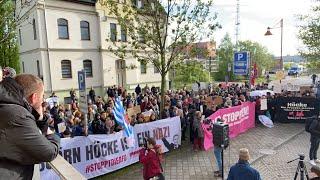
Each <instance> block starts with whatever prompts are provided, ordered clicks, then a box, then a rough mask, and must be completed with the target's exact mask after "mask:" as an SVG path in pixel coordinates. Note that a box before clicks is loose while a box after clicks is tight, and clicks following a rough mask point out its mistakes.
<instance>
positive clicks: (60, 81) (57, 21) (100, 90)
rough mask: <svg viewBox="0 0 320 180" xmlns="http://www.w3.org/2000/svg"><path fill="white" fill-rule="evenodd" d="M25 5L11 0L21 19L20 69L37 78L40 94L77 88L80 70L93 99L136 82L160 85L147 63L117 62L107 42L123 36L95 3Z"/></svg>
mask: <svg viewBox="0 0 320 180" xmlns="http://www.w3.org/2000/svg"><path fill="white" fill-rule="evenodd" d="M29 1H30V0H29ZM29 1H26V0H20V1H16V3H17V4H16V6H17V13H20V17H22V19H21V21H20V22H19V23H18V24H19V26H18V28H17V32H18V41H19V44H20V60H21V67H22V68H21V69H22V72H23V73H31V74H35V75H38V76H39V77H41V78H42V79H43V81H44V85H45V92H46V94H50V93H51V92H56V94H58V95H59V96H60V97H61V96H68V95H69V94H68V93H69V91H70V89H72V88H74V89H78V77H77V72H78V71H79V70H81V69H85V71H86V75H87V79H86V83H87V87H88V88H90V87H94V88H95V90H96V93H97V94H99V95H104V90H105V88H106V87H108V86H112V85H118V86H123V87H126V89H128V90H133V89H134V88H135V87H136V85H137V84H140V85H141V86H142V87H143V86H144V84H148V86H149V87H151V86H153V85H154V86H156V87H160V84H161V83H160V82H161V76H160V73H157V71H156V70H155V69H154V67H153V66H152V65H149V64H148V65H147V66H145V65H141V63H140V62H138V61H137V60H136V59H133V58H128V59H126V60H125V61H123V60H122V61H121V60H119V58H117V57H116V56H115V55H114V54H113V53H112V52H110V51H108V47H109V46H110V44H111V41H110V39H111V38H113V39H114V40H116V41H119V42H118V43H126V41H127V37H126V34H124V33H122V31H121V27H119V26H118V25H117V21H116V19H114V18H111V17H108V16H106V13H105V10H103V9H101V8H99V7H100V6H98V5H96V0H32V1H31V2H29ZM21 7H22V8H21ZM114 31H117V32H118V33H116V34H115V35H114V34H113V33H112V32H114ZM128 67H135V68H128Z"/></svg>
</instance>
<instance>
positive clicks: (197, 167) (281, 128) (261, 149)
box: [97, 124, 309, 180]
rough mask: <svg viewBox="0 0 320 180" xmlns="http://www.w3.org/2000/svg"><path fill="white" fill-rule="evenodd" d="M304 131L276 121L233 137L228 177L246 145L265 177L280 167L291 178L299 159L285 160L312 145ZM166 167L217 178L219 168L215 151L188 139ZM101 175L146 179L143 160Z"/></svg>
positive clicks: (176, 173) (174, 176)
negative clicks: (194, 146)
mask: <svg viewBox="0 0 320 180" xmlns="http://www.w3.org/2000/svg"><path fill="white" fill-rule="evenodd" d="M303 131H304V124H275V127H274V128H271V129H269V128H266V127H264V126H261V125H259V126H257V127H256V128H253V129H251V130H249V131H247V132H246V133H244V134H241V135H240V136H238V137H236V138H234V139H232V140H231V145H230V147H229V148H228V149H227V150H226V151H225V153H224V155H225V163H224V164H225V168H224V169H225V177H227V173H228V170H229V167H230V166H231V165H233V164H234V163H235V162H237V160H238V150H239V149H240V148H243V147H246V148H248V149H249V151H250V155H251V161H250V162H252V164H253V167H256V168H257V169H259V171H261V175H262V178H263V179H278V177H279V176H278V175H273V171H275V169H279V170H278V172H279V173H281V172H282V171H283V170H284V169H285V170H286V171H287V173H282V175H281V177H283V178H284V179H288V178H289V177H291V176H290V175H291V174H292V172H291V171H290V170H291V169H292V167H291V166H295V167H296V165H297V162H294V163H293V164H290V166H288V165H287V164H286V163H283V162H286V161H287V160H291V159H294V158H296V157H297V153H296V151H297V152H298V151H299V152H300V150H301V152H306V151H307V150H308V148H309V144H308V142H309V139H306V138H307V136H308V134H305V133H303ZM301 134H302V135H303V136H301ZM300 139H302V140H300ZM291 141H293V142H294V143H296V144H293V147H298V148H296V150H295V151H292V150H291V149H292V147H291V146H288V145H287V144H286V143H290V145H291ZM296 141H298V142H296ZM300 141H301V142H303V143H300ZM282 147H283V148H284V150H283V151H279V150H282V149H281V148H282ZM287 152H288V155H286V156H284V155H283V154H286V153H287ZM289 152H290V153H289ZM268 153H276V154H275V155H276V156H271V155H269V156H268V155H266V154H268ZM281 153H283V154H281ZM273 158H275V159H276V160H277V161H275V163H276V164H275V163H273ZM279 167H283V168H279ZM163 168H164V174H165V177H166V179H168V180H180V179H181V180H182V179H186V180H188V179H190V180H191V179H192V180H193V179H199V180H200V179H208V180H209V179H215V178H214V177H213V171H214V170H216V165H215V158H214V155H213V151H212V150H209V151H200V152H194V151H193V150H192V148H191V145H190V144H189V143H188V142H184V143H183V146H182V148H180V149H178V150H175V151H173V152H170V153H168V154H166V156H165V162H164V163H163ZM294 172H295V169H294V168H293V173H294ZM97 179H119V180H122V179H132V180H138V179H142V167H141V165H139V164H138V165H133V166H129V167H127V168H124V169H122V170H119V171H117V172H114V173H111V174H108V175H105V176H101V177H99V178H97ZM220 179H221V178H220Z"/></svg>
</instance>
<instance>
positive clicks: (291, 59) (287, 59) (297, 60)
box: [273, 55, 306, 71]
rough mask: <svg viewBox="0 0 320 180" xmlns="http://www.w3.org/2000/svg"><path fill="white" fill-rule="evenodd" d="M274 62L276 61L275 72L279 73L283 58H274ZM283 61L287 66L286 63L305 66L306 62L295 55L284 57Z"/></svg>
mask: <svg viewBox="0 0 320 180" xmlns="http://www.w3.org/2000/svg"><path fill="white" fill-rule="evenodd" d="M274 61H275V66H274V69H273V71H277V70H279V69H281V57H279V56H277V57H274ZM282 61H283V64H286V63H295V64H304V63H305V62H306V59H305V58H303V57H302V56H299V55H294V56H290V55H287V56H283V57H282Z"/></svg>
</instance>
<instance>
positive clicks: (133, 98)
mask: <svg viewBox="0 0 320 180" xmlns="http://www.w3.org/2000/svg"><path fill="white" fill-rule="evenodd" d="M106 94H107V96H106V98H105V99H103V98H102V97H100V96H96V95H95V92H94V90H93V89H91V90H90V91H89V95H88V97H89V100H88V114H87V119H88V132H86V128H85V124H84V117H83V114H82V113H81V112H80V110H79V108H78V103H77V99H76V92H75V91H74V90H71V91H70V98H71V103H70V104H58V103H56V102H55V103H54V104H53V105H51V106H50V105H49V103H43V107H44V109H45V114H46V116H47V117H48V119H49V124H50V126H51V127H52V129H54V130H55V131H56V132H58V133H59V134H60V136H61V137H69V136H82V135H86V133H87V134H112V133H114V132H118V131H120V130H122V127H121V126H120V125H118V124H117V122H116V121H115V118H114V114H113V108H114V102H115V98H116V97H118V96H120V97H121V99H122V101H123V105H124V108H125V109H130V108H133V107H136V106H138V107H140V111H139V112H138V113H136V114H133V115H130V116H127V118H128V120H129V121H130V124H131V125H133V126H134V125H135V124H141V123H147V122H152V121H156V120H159V119H160V117H161V119H165V118H169V117H175V116H180V119H181V127H182V139H183V140H185V138H186V132H187V129H190V130H189V132H190V136H189V137H190V140H191V141H192V142H195V143H196V144H197V145H198V147H197V146H196V145H195V146H194V148H195V149H200V148H201V147H202V145H201V139H202V138H203V132H202V128H201V126H200V121H201V120H202V119H203V116H204V117H205V118H206V117H209V116H210V115H211V114H213V113H214V112H215V111H216V110H218V109H219V108H228V107H231V106H236V105H240V104H241V103H243V102H246V101H247V100H248V99H250V97H249V87H248V86H246V85H238V84H232V85H229V86H223V85H222V84H220V85H218V86H217V87H215V88H208V89H203V90H200V91H197V92H196V91H192V90H188V89H186V88H184V89H181V90H177V91H173V90H168V91H167V92H166V95H165V103H164V111H163V112H162V113H161V114H160V101H161V95H160V93H159V91H158V89H157V88H155V87H151V88H149V87H148V86H147V85H146V86H145V87H144V88H141V87H140V86H139V85H138V86H137V87H136V88H135V92H134V93H127V91H126V90H124V89H123V88H121V87H116V86H113V87H109V88H108V89H107V90H106ZM50 97H51V98H52V97H56V95H55V93H52V95H51V96H50ZM217 97H221V99H222V102H220V103H219V104H215V103H214V102H215V98H217ZM208 99H211V100H210V101H211V103H208ZM61 123H62V124H63V125H62V127H64V126H65V127H66V128H65V130H64V128H61ZM59 127H60V128H59ZM61 129H62V130H64V131H63V132H60V130H61ZM194 140H195V141H194Z"/></svg>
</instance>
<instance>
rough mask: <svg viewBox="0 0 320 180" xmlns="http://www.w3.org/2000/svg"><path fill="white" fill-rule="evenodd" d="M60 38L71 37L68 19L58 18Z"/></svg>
mask: <svg viewBox="0 0 320 180" xmlns="http://www.w3.org/2000/svg"><path fill="white" fill-rule="evenodd" d="M58 34H59V39H69V29H68V21H67V20H66V19H62V18H60V19H58Z"/></svg>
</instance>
